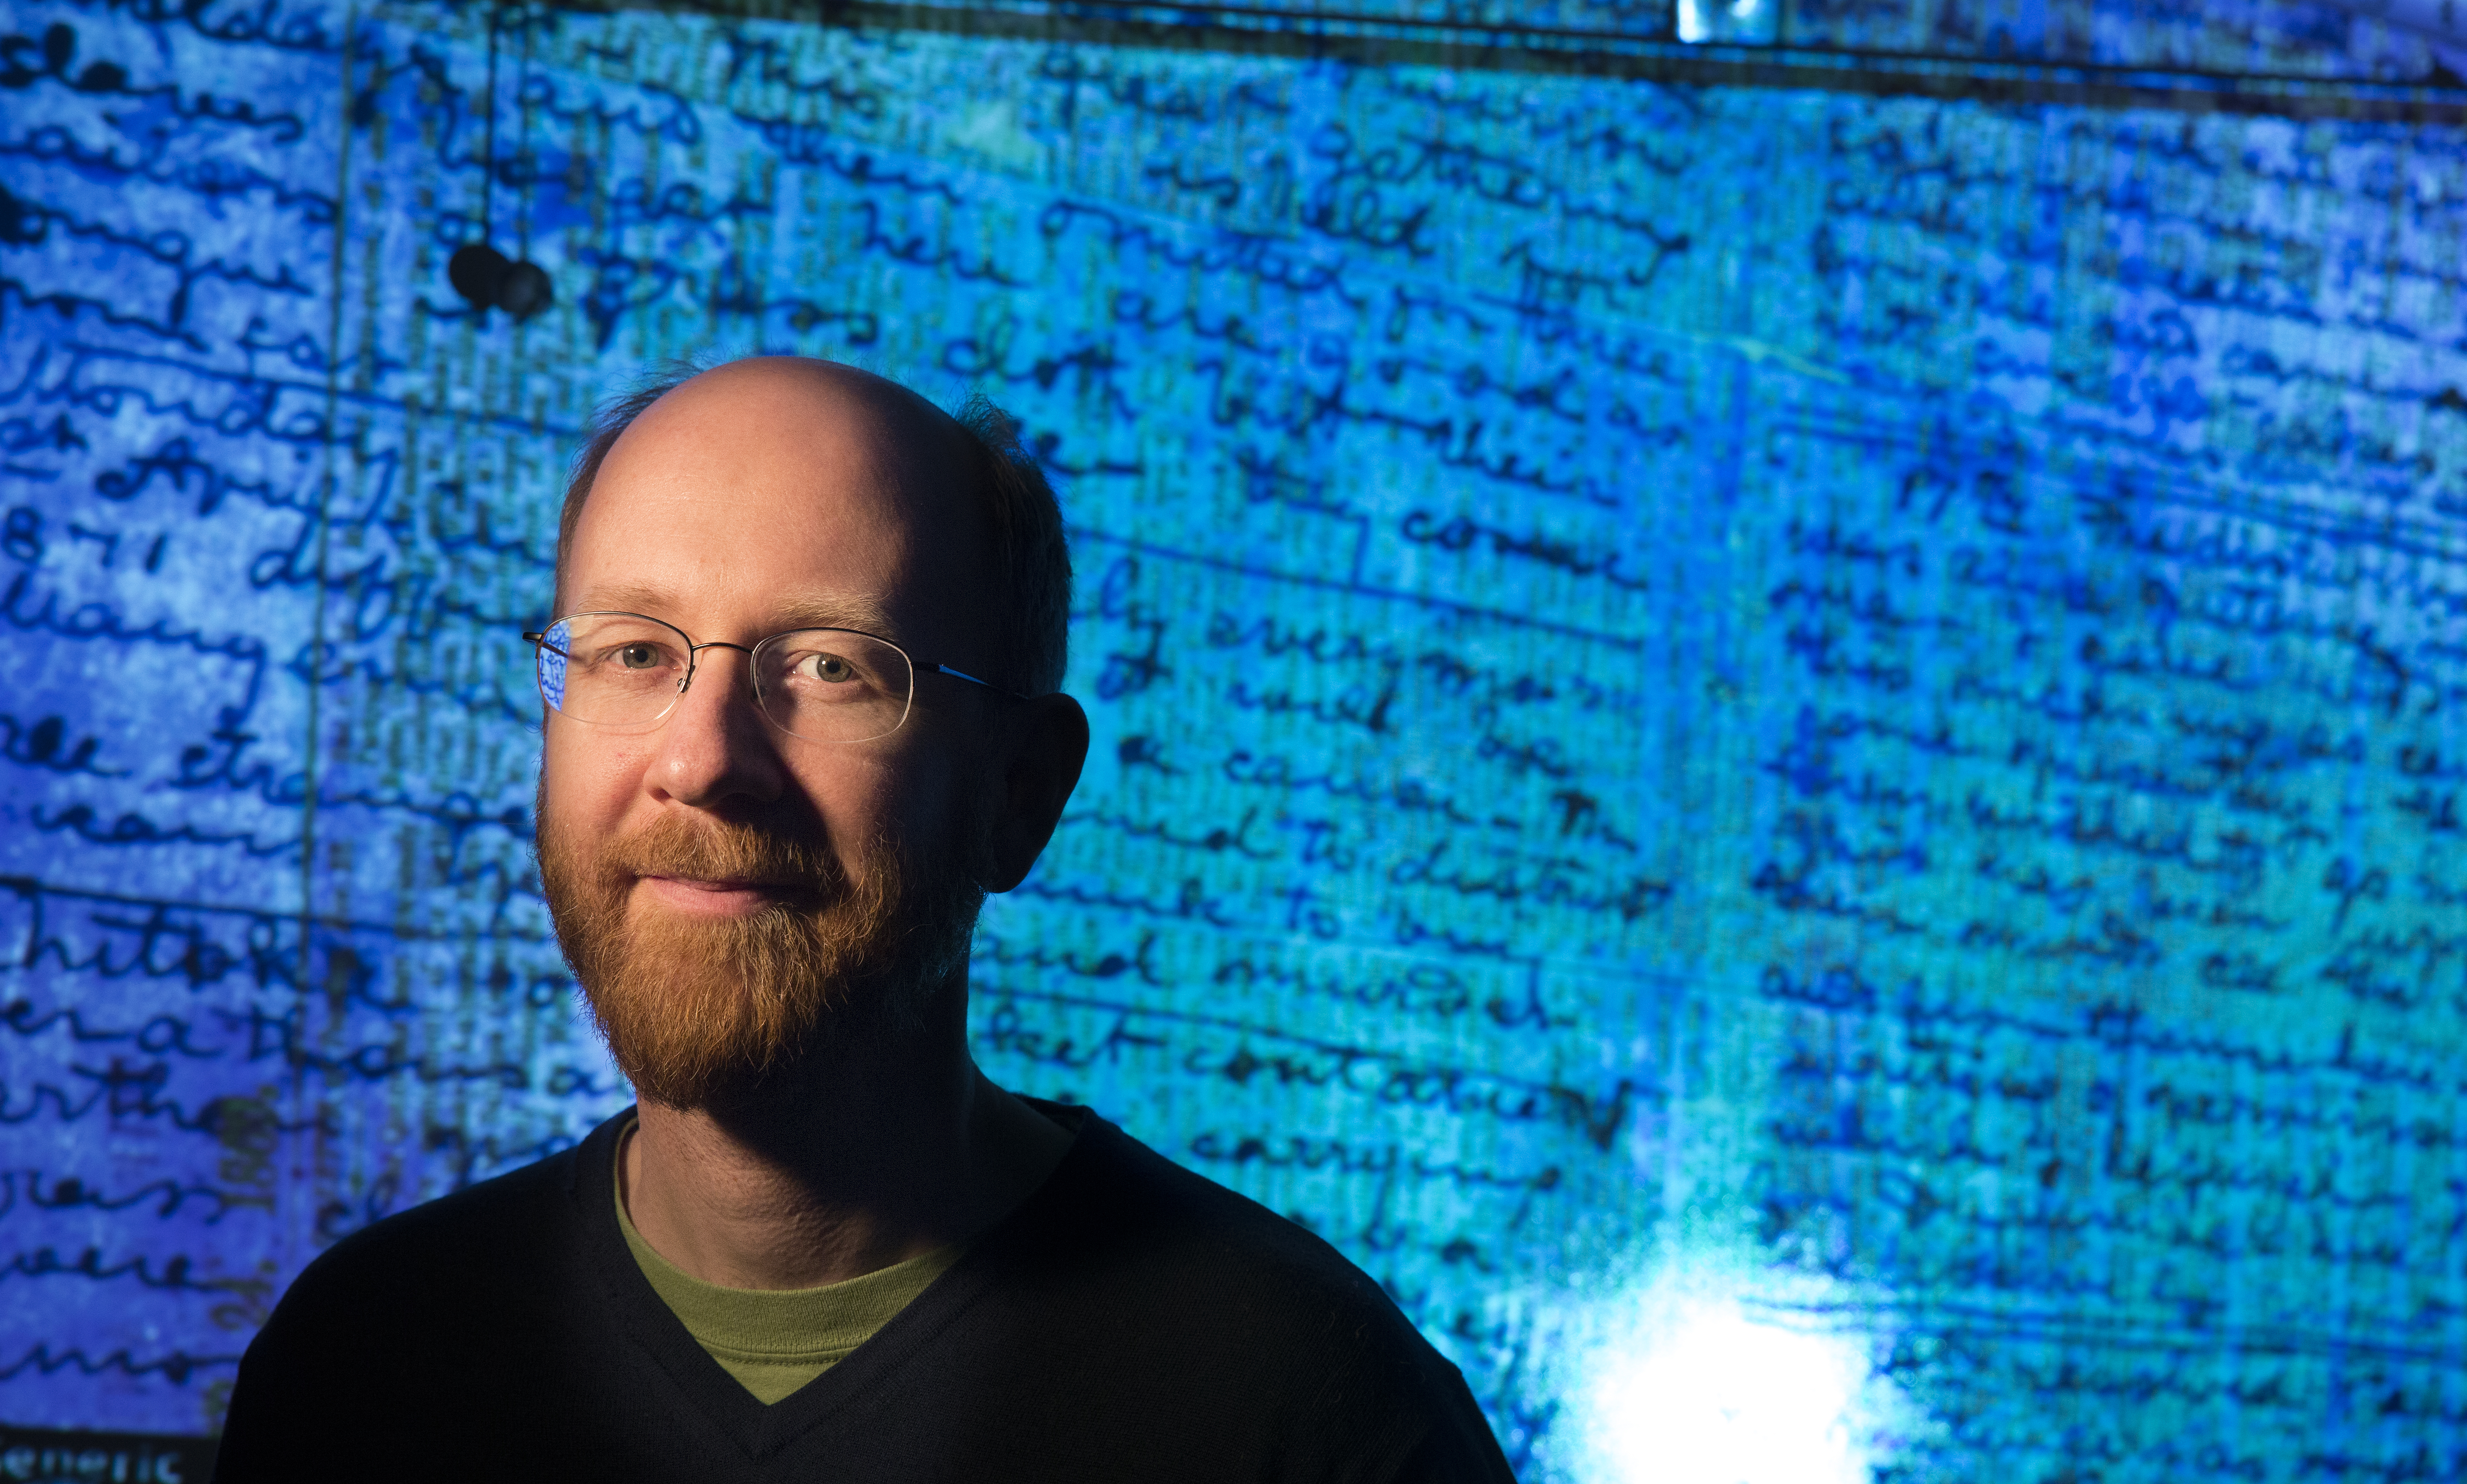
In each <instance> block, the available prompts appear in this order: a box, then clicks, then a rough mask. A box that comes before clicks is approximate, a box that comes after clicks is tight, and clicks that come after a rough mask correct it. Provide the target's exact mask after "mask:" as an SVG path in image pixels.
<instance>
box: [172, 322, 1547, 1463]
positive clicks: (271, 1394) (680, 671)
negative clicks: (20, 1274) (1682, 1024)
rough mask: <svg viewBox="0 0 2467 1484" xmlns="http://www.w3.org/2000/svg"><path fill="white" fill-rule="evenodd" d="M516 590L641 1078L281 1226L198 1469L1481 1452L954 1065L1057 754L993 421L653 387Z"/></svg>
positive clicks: (1077, 1119)
mask: <svg viewBox="0 0 2467 1484" xmlns="http://www.w3.org/2000/svg"><path fill="white" fill-rule="evenodd" d="M557 591H558V612H560V613H561V614H563V615H565V617H564V618H559V619H558V620H557V621H555V623H552V624H551V625H550V626H549V627H548V628H547V629H546V630H544V631H543V632H542V633H541V634H540V635H539V636H537V637H536V640H537V644H538V652H539V674H540V686H541V694H542V699H543V701H544V703H545V726H546V734H545V740H544V743H543V746H542V756H541V774H540V795H539V858H540V878H541V883H542V887H543V888H544V890H545V893H546V895H547V897H548V900H549V906H550V910H551V912H552V914H553V916H554V918H555V923H556V930H557V936H558V941H559V943H560V944H561V945H562V947H563V948H564V950H565V953H566V956H567V957H568V959H569V961H570V962H571V963H572V964H573V966H574V970H575V973H576V976H577V978H579V979H580V980H581V982H582V985H583V988H584V990H585V991H586V992H587V994H588V996H589V998H590V1002H591V1007H592V1011H593V1014H594V1016H595V1018H596V1019H597V1020H598V1022H599V1024H600V1030H601V1032H602V1033H603V1034H604V1035H605V1036H606V1038H607V1041H608V1045H609V1048H610V1050H611V1052H612V1053H613V1054H614V1056H615V1058H616V1060H617V1063H618V1065H619V1066H620V1067H621V1068H622V1069H623V1070H624V1071H625V1073H626V1075H627V1076H628V1077H629V1078H630V1079H632V1081H633V1083H634V1087H635V1091H636V1092H637V1094H638V1095H639V1097H640V1099H641V1102H640V1104H639V1106H638V1108H637V1109H635V1110H629V1111H628V1112H627V1113H622V1114H620V1115H619V1116H617V1117H616V1118H613V1119H611V1120H609V1121H608V1122H607V1123H606V1124H603V1125H602V1126H601V1127H600V1129H599V1130H598V1131H597V1132H596V1133H594V1134H593V1135H591V1136H590V1137H588V1138H587V1139H585V1140H584V1141H583V1142H582V1144H581V1145H580V1146H578V1147H577V1148H576V1149H573V1150H570V1151H567V1152H566V1153H564V1154H560V1155H557V1156H555V1157H553V1158H548V1159H545V1160H542V1161H541V1162H539V1163H537V1164H534V1165H532V1166H530V1167H528V1168H526V1169H522V1170H518V1171H516V1172H514V1173H513V1174H510V1175H507V1176H504V1177H502V1178H500V1179H497V1180H490V1181H487V1182H486V1183H484V1184H480V1185H476V1186H474V1187H472V1188H471V1189H468V1190H465V1191H462V1192H460V1193H458V1194H456V1195H453V1196H449V1197H447V1198H445V1199H443V1200H441V1201H437V1202H433V1203H429V1204H427V1205H424V1206H421V1207H419V1208H417V1209H414V1210H411V1211H408V1212H405V1213H403V1214H401V1215H397V1216H395V1217H392V1218H390V1219H388V1220H386V1221H383V1222H379V1223H377V1224H376V1225H373V1226H371V1227H369V1228H368V1229H366V1230H364V1231H361V1232H359V1233H357V1234H355V1235H353V1236H351V1237H350V1238H347V1239H346V1240H344V1241H342V1242H340V1243H338V1244H336V1246H335V1247H334V1248H332V1249H331V1250H330V1251H328V1252H327V1253H326V1254H325V1255H324V1256H323V1257H321V1258H319V1259H318V1260H317V1261H316V1262H314V1263H312V1264H311V1265H310V1266H309V1268H308V1270H306V1272H304V1273H303V1274H302V1275H301V1277H300V1280H299V1282H298V1283H296V1284H295V1285H294V1286H293V1287H292V1289H291V1291H290V1293H288V1294H286V1295H285V1296H284V1298H283V1302H282V1304H281V1305H280V1307H278V1308H277V1309H276V1311H275V1314H274V1316H273V1319H272V1320H271V1322H269V1323H268V1324H267V1325H266V1327H265V1329H264V1331H263V1332H262V1333H261V1334H260V1336H259V1337H258V1338H257V1339H256V1341H255V1342H254V1343H253V1344H251V1345H250V1346H249V1349H248V1354H247V1356H246V1358H245V1359H244V1360H242V1362H241V1365H240V1374H239V1381H238V1388H237V1390H236V1391H235V1393H234V1395H233V1399H232V1405H231V1412H230V1419H229V1424H228V1428H227V1430H226V1432H225V1434H224V1439H223V1446H222V1453H221V1457H220V1461H219V1463H218V1466H217V1469H216V1477H217V1478H218V1479H224V1480H230V1481H233V1484H251V1481H255V1480H276V1479H306V1478H311V1477H314V1478H320V1479H323V1478H351V1479H354V1480H358V1479H367V1478H376V1477H400V1478H420V1479H464V1478H472V1477H506V1478H516V1477H519V1478H524V1479H559V1478H588V1479H594V1480H610V1479H662V1480H728V1479H763V1480H793V1479H817V1480H824V1479H827V1480H834V1481H837V1480H906V1479H929V1478H931V1479H987V1480H1006V1481H1007V1480H1022V1479H1053V1480H1073V1481H1085V1480H1097V1479H1174V1480H1179V1479H1229V1480H1230V1479H1361V1480H1387V1479H1399V1480H1407V1479H1410V1480H1422V1479H1429V1480H1440V1479H1446V1480H1456V1479H1468V1480H1470V1479H1483V1480H1503V1479H1505V1478H1507V1476H1508V1475H1507V1470H1506V1466H1505V1463H1504V1461H1503V1460H1502V1457H1501V1455H1500V1452H1499V1449H1498V1446H1497V1444H1496V1443H1495V1442H1493V1441H1492V1439H1491V1436H1490V1434H1489V1432H1488V1430H1487V1428H1485V1427H1484V1425H1483V1422H1482V1416H1481V1413H1480V1412H1479V1410H1478V1409H1477V1408H1476V1407H1475V1405H1474V1404H1473V1401H1472V1399H1471V1397H1470V1396H1469V1395H1468V1393H1467V1392H1466V1390H1465V1387H1464V1383H1463V1381H1462V1380H1461V1378H1460V1376H1459V1375H1458V1374H1457V1372H1456V1370H1455V1368H1454V1367H1453V1366H1451V1365H1449V1364H1448V1363H1447V1362H1446V1361H1445V1360H1442V1359H1440V1358H1439V1356H1438V1355H1437V1353H1435V1352H1434V1351H1433V1350H1432V1349H1431V1348H1430V1346H1429V1345H1428V1344H1427V1343H1425V1342H1424V1341H1423V1340H1422V1339H1421V1338H1420V1337H1419V1336H1418V1335H1416V1334H1415V1333H1414V1331H1413V1329H1412V1328H1411V1327H1410V1326H1409V1325H1408V1324H1407V1323H1406V1321H1405V1320H1404V1318H1403V1317H1402V1316H1401V1315H1399V1314H1398V1313H1397V1311H1396V1309H1395V1307H1394V1306H1393V1305H1392V1303H1390V1302H1389V1300H1388V1299H1387V1297H1386V1295H1384V1294H1383V1293H1381V1292H1380V1291H1379V1289H1378V1288H1377V1287H1376V1286H1375V1285H1374V1284H1372V1283H1371V1282H1370V1281H1369V1279H1368V1278H1366V1277H1364V1276H1363V1275H1362V1274H1361V1273H1360V1272H1359V1271H1357V1270H1354V1269H1353V1268H1352V1267H1351V1266H1349V1265H1348V1264H1347V1263H1346V1261H1345V1260H1344V1259H1343V1258H1342V1257H1340V1256H1339V1255H1337V1253H1336V1252H1335V1251H1334V1250H1333V1249H1332V1248H1329V1247H1327V1246H1326V1245H1325V1244H1324V1243H1323V1242H1321V1241H1319V1240H1318V1239H1317V1238H1315V1237H1313V1236H1311V1235H1309V1234H1308V1233H1307V1232H1304V1231H1302V1230H1301V1228H1299V1227H1297V1226H1295V1225H1291V1224H1290V1223H1288V1222H1286V1221H1284V1220H1283V1219H1282V1218H1280V1217H1279V1216H1277V1215H1275V1214H1274V1213H1272V1212H1270V1211H1268V1210H1266V1209H1264V1208H1262V1207H1260V1206H1258V1205H1256V1204H1254V1203H1251V1202H1249V1201H1246V1200H1243V1199H1242V1198H1241V1197H1238V1196H1235V1195H1233V1193H1231V1192H1229V1191H1226V1190H1223V1189H1221V1188H1219V1187H1217V1186H1215V1185H1213V1184H1211V1183H1210V1182H1209V1181H1207V1180H1203V1179H1201V1178H1199V1177H1198V1176H1195V1175H1192V1174H1190V1173H1188V1172H1187V1171H1184V1170H1182V1169H1180V1168H1179V1167H1177V1166H1174V1165H1172V1164H1170V1163H1168V1162H1167V1161H1166V1160H1165V1159H1163V1158H1160V1157H1159V1156H1157V1155H1155V1154H1153V1153H1151V1152H1150V1151H1148V1150H1147V1149H1145V1148H1143V1147H1142V1146H1141V1145H1139V1144H1138V1143H1136V1142H1134V1141H1133V1140H1132V1139H1131V1138H1129V1137H1128V1136H1127V1135H1124V1134H1122V1133H1121V1132H1120V1131H1119V1130H1117V1129H1115V1128H1113V1127H1112V1126H1110V1125H1108V1124H1107V1123H1106V1122H1105V1121H1104V1120H1102V1119H1100V1118H1098V1117H1097V1116H1096V1115H1095V1114H1093V1113H1090V1112H1088V1111H1087V1110H1086V1109H1082V1108H1069V1107H1061V1106H1057V1105H1052V1104H1044V1103H1034V1102H1030V1101H1028V1100H1025V1099H1022V1098H1018V1097H1014V1096H1012V1095H1011V1094H1009V1093H1007V1092H1005V1091H1002V1090H1001V1089H999V1088H997V1087H995V1086H994V1085H993V1084H992V1083H991V1082H990V1081H988V1080H986V1078H985V1076H984V1075H983V1074H982V1073H980V1072H979V1071H978V1070H977V1069H976V1067H975V1065H974V1063H973V1062H972V1061H971V1060H970V1058H969V1055H968V1051H967V1045H966V999H967V978H966V975H967V947H968V938H969V933H970V931H971V929H972V926H973V924H974V921H975V917H976V911H977V908H978V905H979V903H980V901H981V900H982V897H983V893H984V892H985V891H988V890H991V891H1004V890H1008V889H1009V888H1012V887H1015V886H1017V885H1018V884H1019V882H1020V881H1021V880H1022V879H1023V878H1024V877H1025V876H1026V875H1027V873H1028V870H1029V867H1030V866H1031V865H1033V864H1034V862H1035V860H1036V857H1037V855H1038V853H1039V852H1040V851H1041V850H1043V848H1044V846H1045V843H1046V841H1047V839H1048V838H1049V837H1050V836H1051V834H1052V830H1053V827H1054V823H1055V821H1057V820H1058V819H1059V818H1060V816H1061V812H1062V807H1063V804H1064V801H1065V800H1066V799H1067V798H1069V797H1070V794H1071V790H1072V788H1073V786H1074V784H1075V782H1076V780H1077V778H1078V774H1079V767H1080V763H1081V761H1082V759H1083V758H1084V756H1085V754H1086V752H1087V746H1088V725H1087V719H1086V717H1085V716H1084V715H1083V714H1082V712H1081V711H1080V709H1079V707H1078V705H1077V703H1075V702H1074V701H1073V700H1072V699H1071V698H1070V697H1068V696H1064V695H1061V694H1058V693H1056V687H1057V686H1059V685H1060V683H1061V679H1062V672H1063V650H1064V641H1065V629H1066V626H1067V615H1068V612H1069V601H1070V565H1069V558H1068V555H1067V552H1066V551H1065V547H1064V543H1063V535H1062V528H1061V516H1060V512H1059V510H1058V509H1057V508H1056V506H1055V505H1054V502H1053V497H1052V493H1051V491H1050V490H1049V489H1048V488H1047V487H1046V484H1045V482H1044V480H1043V478H1042V477H1041V476H1040V475H1039V474H1038V473H1037V472H1036V470H1035V468H1034V465H1033V464H1032V463H1031V462H1030V461H1028V460H1027V459H1025V458H1024V457H1023V456H1022V454H1021V453H1020V450H1019V448H1018V446H1017V444H1016V441H1015V439H1014V438H1013V437H1012V435H1011V434H1010V432H1009V425H1008V424H1007V421H1006V420H1005V419H1004V418H1003V417H1002V416H1001V415H1000V414H999V413H995V412H993V411H992V410H991V409H990V408H987V407H985V406H984V405H983V404H982V403H980V404H972V406H971V408H970V410H969V412H968V413H967V414H966V415H965V418H964V420H955V419H953V418H952V417H949V416H945V415H943V414H942V413H940V412H938V411H936V410H935V409H934V408H932V407H931V406H930V405H928V404H927V403H926V402H924V401H923V400H922V399H920V398H918V397H917V396H916V395H915V394H913V393H909V392H907V391H905V390H904V389H901V388H899V387H897V386H895V385H894V384H893V383H891V382H888V381H884V380H882V379H880V378H878V377H874V376H871V375H867V374H865V373H863V372H860V371H853V370H851V369H849V368H847V367H843V366H837V365H833V364H830V363H827V362H822V361H813V360H803V359H797V358H790V357H771V358H761V359H755V360H749V361H740V362H736V363H735V364H732V365H728V366H724V367H722V368H720V369H718V370H715V371H707V372H705V373H703V374H700V375H697V376H693V377H691V378H690V379H687V380H684V381H682V382H681V383H676V384H672V385H669V386H666V387H661V388H655V389H653V390H652V391H651V392H648V393H643V394H640V395H637V396H635V397H633V398H631V399H629V400H628V401H626V402H624V403H622V404H621V405H620V406H619V407H618V408H617V409H616V410H615V412H614V413H613V415H611V416H608V417H607V418H605V419H603V424H602V426H601V427H600V430H599V432H598V434H597V436H596V437H595V438H594V439H593V441H592V442H591V444H590V445H589V447H588V448H587V449H586V450H585V451H584V455H583V457H582V458H581V460H579V461H577V467H576V474H575V477H574V480H573V482H572V484H571V487H570V488H569V490H568V493H567V498H566V508H565V514H564V521H563V524H562V527H561V529H560V535H559V542H558V572H557Z"/></svg>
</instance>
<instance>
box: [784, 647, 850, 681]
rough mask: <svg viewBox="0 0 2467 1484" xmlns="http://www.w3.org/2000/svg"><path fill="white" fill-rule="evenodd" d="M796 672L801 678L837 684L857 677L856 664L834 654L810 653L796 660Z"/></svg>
mask: <svg viewBox="0 0 2467 1484" xmlns="http://www.w3.org/2000/svg"><path fill="white" fill-rule="evenodd" d="M796 673H797V675H798V677H799V678H800V679H803V680H818V681H821V682H823V683H824V684H826V685H832V686H837V685H841V684H844V683H845V682H848V681H851V680H854V679H856V678H857V675H856V666H855V665H853V664H850V663H848V661H847V660H845V659H843V658H842V657H840V656H838V655H835V654H810V655H807V656H805V657H804V658H803V659H802V660H800V661H798V662H797V669H796Z"/></svg>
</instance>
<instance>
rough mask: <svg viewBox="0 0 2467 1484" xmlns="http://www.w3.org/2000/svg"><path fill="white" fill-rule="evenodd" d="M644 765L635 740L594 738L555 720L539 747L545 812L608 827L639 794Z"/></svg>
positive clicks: (565, 818) (586, 732)
mask: <svg viewBox="0 0 2467 1484" xmlns="http://www.w3.org/2000/svg"><path fill="white" fill-rule="evenodd" d="M644 766H645V753H644V750H643V748H642V747H641V746H640V744H639V743H637V742H636V740H635V739H634V738H631V737H612V736H609V735H607V734H605V733H595V732H592V731H589V730H588V729H586V728H583V727H578V726H576V725H575V724H573V723H571V722H565V721H560V720H558V719H557V718H555V717H554V716H552V717H551V718H549V723H548V731H547V733H546V735H545V736H544V737H543V738H542V739H541V744H540V798H539V801H540V812H541V813H542V814H543V815H544V816H554V817H555V818H556V819H559V820H564V821H575V822H577V823H579V822H585V821H589V822H595V823H600V824H603V825H604V824H605V823H606V822H607V821H610V820H613V819H614V818H615V817H616V816H618V815H620V814H622V813H623V811H624V808H625V803H626V800H627V799H628V798H630V797H632V796H633V795H634V794H635V793H637V792H639V787H638V785H639V783H640V780H641V778H642V775H643V768H644Z"/></svg>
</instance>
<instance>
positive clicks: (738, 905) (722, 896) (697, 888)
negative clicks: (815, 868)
mask: <svg viewBox="0 0 2467 1484" xmlns="http://www.w3.org/2000/svg"><path fill="white" fill-rule="evenodd" d="M637 879H638V880H639V882H640V884H641V885H642V887H643V888H644V889H645V891H647V892H649V894H650V895H651V897H652V899H653V900H655V901H657V902H659V903H661V904H662V905H664V906H666V907H668V908H670V909H672V910H674V911H681V912H686V913H689V914H690V915H693V916H701V917H741V916H744V915H746V914H747V913H750V912H756V911H761V910H762V909H763V908H764V907H767V906H769V905H770V904H771V903H772V902H774V901H777V900H779V898H780V897H781V896H782V895H783V894H785V893H786V891H787V890H788V888H787V887H786V886H785V885H784V884H782V883H780V882H772V881H735V880H716V881H714V880H706V879H703V878H700V877H693V876H643V877H639V878H637Z"/></svg>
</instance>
